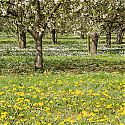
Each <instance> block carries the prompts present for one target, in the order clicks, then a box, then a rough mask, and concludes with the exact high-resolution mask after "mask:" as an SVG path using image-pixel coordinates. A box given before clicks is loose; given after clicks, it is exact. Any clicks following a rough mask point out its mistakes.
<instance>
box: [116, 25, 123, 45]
mask: <svg viewBox="0 0 125 125" xmlns="http://www.w3.org/2000/svg"><path fill="white" fill-rule="evenodd" d="M122 40H123V30H122V27H120V28H119V30H118V32H117V38H116V43H117V44H122V43H123V41H122Z"/></svg>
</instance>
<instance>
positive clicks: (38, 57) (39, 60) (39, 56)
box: [34, 32, 43, 71]
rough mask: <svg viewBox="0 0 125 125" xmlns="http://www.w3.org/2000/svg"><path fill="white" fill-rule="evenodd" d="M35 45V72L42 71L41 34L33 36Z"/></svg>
mask: <svg viewBox="0 0 125 125" xmlns="http://www.w3.org/2000/svg"><path fill="white" fill-rule="evenodd" d="M35 44H36V58H35V63H34V65H35V70H37V69H40V70H41V71H43V54H42V33H40V32H37V33H36V35H35Z"/></svg>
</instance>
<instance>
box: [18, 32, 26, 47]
mask: <svg viewBox="0 0 125 125" xmlns="http://www.w3.org/2000/svg"><path fill="white" fill-rule="evenodd" d="M19 48H21V49H26V32H25V31H20V32H19Z"/></svg>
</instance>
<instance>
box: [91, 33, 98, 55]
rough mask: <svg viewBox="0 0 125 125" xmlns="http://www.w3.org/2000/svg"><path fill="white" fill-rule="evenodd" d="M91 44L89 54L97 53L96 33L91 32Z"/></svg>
mask: <svg viewBox="0 0 125 125" xmlns="http://www.w3.org/2000/svg"><path fill="white" fill-rule="evenodd" d="M91 37H92V45H91V54H97V45H98V34H97V33H93V34H92V36H91Z"/></svg>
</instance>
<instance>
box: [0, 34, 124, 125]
mask: <svg viewBox="0 0 125 125" xmlns="http://www.w3.org/2000/svg"><path fill="white" fill-rule="evenodd" d="M66 37H67V38H66ZM104 40H105V38H103V37H101V39H100V41H99V47H98V54H97V55H88V53H87V45H86V40H82V39H79V38H78V37H72V38H71V36H70V37H69V36H64V37H62V36H61V37H60V38H59V42H58V44H57V45H53V43H52V41H51V39H50V38H44V45H43V55H44V57H43V58H44V73H43V74H42V73H41V72H37V73H35V72H34V66H33V65H34V58H35V54H34V53H35V49H34V44H33V40H32V38H30V37H28V42H27V49H19V48H18V44H17V41H16V39H15V38H12V39H11V37H10V38H6V39H5V38H0V124H1V125H15V124H17V125H23V124H26V125H34V124H35V125H124V124H125V101H124V100H125V49H124V48H125V44H121V45H116V44H114V43H113V44H112V48H106V47H105V45H104V42H103V41H104ZM113 41H115V37H114V39H113Z"/></svg>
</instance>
